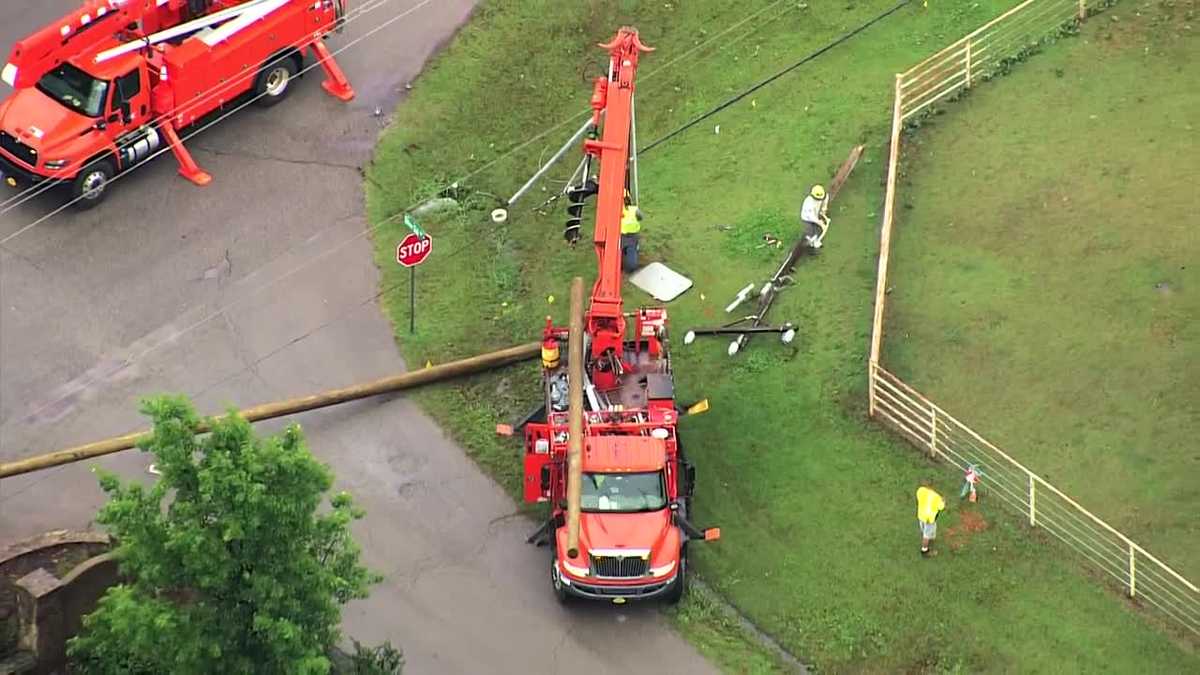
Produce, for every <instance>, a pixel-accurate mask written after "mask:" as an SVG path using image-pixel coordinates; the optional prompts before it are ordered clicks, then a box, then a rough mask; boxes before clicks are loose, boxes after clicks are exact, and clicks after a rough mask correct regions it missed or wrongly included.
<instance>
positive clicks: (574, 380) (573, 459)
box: [567, 277, 583, 558]
mask: <svg viewBox="0 0 1200 675" xmlns="http://www.w3.org/2000/svg"><path fill="white" fill-rule="evenodd" d="M567 433H568V434H569V435H568V436H567V557H568V558H576V557H578V556H579V500H580V493H581V492H582V489H583V279H582V278H581V277H575V278H574V279H572V280H571V321H570V323H569V324H568V332H567Z"/></svg>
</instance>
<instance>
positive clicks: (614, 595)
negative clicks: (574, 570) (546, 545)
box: [555, 569, 679, 603]
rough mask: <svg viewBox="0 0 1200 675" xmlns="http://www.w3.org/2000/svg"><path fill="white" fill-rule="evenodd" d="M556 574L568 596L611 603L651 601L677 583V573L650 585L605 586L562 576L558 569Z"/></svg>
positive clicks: (592, 581)
mask: <svg viewBox="0 0 1200 675" xmlns="http://www.w3.org/2000/svg"><path fill="white" fill-rule="evenodd" d="M555 573H557V574H558V575H559V578H560V579H561V581H562V585H563V589H564V590H566V592H567V594H568V595H573V596H575V597H577V598H586V599H588V600H608V601H609V602H618V603H619V602H625V601H626V600H650V599H652V598H656V597H658V596H660V595H662V594H664V593H666V592H667V590H668V589H669V588H670V587H671V584H672V583H674V582H675V577H676V576H677V575H678V574H679V573H678V572H676V573H675V574H672V575H671V576H669V577H665V578H662V579H655V580H654V581H652V582H650V583H648V584H632V585H630V584H620V585H618V584H605V583H597V582H596V581H594V580H589V581H581V580H579V579H573V578H571V577H570V576H568V575H566V574H562V573H561V572H560V571H558V570H557V569H556V570H555Z"/></svg>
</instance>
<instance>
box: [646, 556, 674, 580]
mask: <svg viewBox="0 0 1200 675" xmlns="http://www.w3.org/2000/svg"><path fill="white" fill-rule="evenodd" d="M674 571H675V561H674V560H672V561H671V562H669V563H667V564H666V565H663V566H662V567H651V568H650V576H652V577H654V578H655V579H657V578H659V577H665V576H667V575H668V574H670V573H671V572H674Z"/></svg>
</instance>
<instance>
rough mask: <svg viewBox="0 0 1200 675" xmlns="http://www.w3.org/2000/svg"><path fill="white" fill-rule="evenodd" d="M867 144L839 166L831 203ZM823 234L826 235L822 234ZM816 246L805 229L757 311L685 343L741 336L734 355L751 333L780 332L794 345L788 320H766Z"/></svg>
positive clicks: (691, 335) (740, 297)
mask: <svg viewBox="0 0 1200 675" xmlns="http://www.w3.org/2000/svg"><path fill="white" fill-rule="evenodd" d="M863 148H864V146H862V145H856V146H854V147H853V148H852V149H851V150H850V155H849V156H848V157H846V161H844V162H842V165H841V166H840V167H839V168H838V170H837V173H836V174H834V177H833V180H832V181H831V182H830V183H829V189H828V190H827V191H826V194H827V195H828V197H827V199H828V200H829V203H832V202H833V198H834V197H836V196H837V194H838V192H840V191H841V190H842V186H843V185H845V184H846V181H847V180H848V179H849V178H850V173H851V172H852V171H854V167H856V166H858V160H859V158H861V157H862V153H863ZM821 236H825V235H824V234H822V235H821ZM811 250H812V249H811V248H810V247H809V245H808V243H807V242H806V241H805V237H804V236H803V232H801V237H800V239H799V240H798V241H797V242H796V244H795V246H793V247H792V249H791V251H789V252H788V255H787V257H786V258H784V260H783V264H782V265H780V266H779V269H777V270H775V274H774V275H772V276H771V278H770V279H769V280H767V282H766V283H764V284H763V285H762V290H760V291H759V293H758V307H757V309H756V310H755V312H754V314H751V315H749V316H747V317H744V318H742V319H738V320H737V321H733V322H731V323H727V324H725V325H723V326H718V327H715V328H695V329H692V330H690V331H688V332H687V335H685V336H684V338H683V343H684V344H686V345H690V344H692V342H694V341H695V340H696V337H697V336H701V335H734V334H736V335H737V337H736V338H734V339H733V341H732V342H730V343H729V349H728V354H729V355H730V356H733V355H734V354H737V353H738V352H739V351H741V350H742V348H744V347H745V346H746V343H747V342H748V341H749V340H750V336H751V335H753V334H755V333H779V334H780V338H781V340H782V341H783V343H784V344H790V343H791V342H792V340H793V339H795V337H796V328H795V326H793V325H792V323H791V322H788V323H784V324H782V325H778V326H771V325H766V324H765V323H764V322H765V321H766V319H767V312H768V311H770V309H771V305H772V304H773V303H774V302H775V298H776V297H777V296H778V295H779V292H780V291H781V290H783V287H784V286H785V285H787V284H788V283H789V282H791V281H792V270H793V269H794V268H795V266H796V263H797V262H798V261H799V260H800V257H801V256H803V255H805V254H806V253H807V252H809V251H811ZM753 288H754V283H750V284H748V285H747V286H746V287H745V288H743V289H742V290H741V291H740V292H739V293H738V294H737V297H736V298H734V299H733V302H731V303H729V306H727V307H726V308H725V311H726V313H728V312H732V311H733V310H734V309H735V308H737V306H738V305H740V304H742V302H744V301H745V300H746V299H747V297H748V296H749V293H750V290H751V289H753ZM738 326H744V328H745V330H739V329H738Z"/></svg>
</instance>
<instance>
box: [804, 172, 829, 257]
mask: <svg viewBox="0 0 1200 675" xmlns="http://www.w3.org/2000/svg"><path fill="white" fill-rule="evenodd" d="M828 209H829V195H827V194H826V193H825V188H824V187H823V186H820V185H814V186H813V187H812V190H810V191H809V193H808V196H807V197H805V198H804V204H802V205H801V206H800V222H802V223H804V241H805V243H807V244H808V245H809V246H811V247H812V248H821V240H822V239H824V238H825V233H826V232H827V231H828V230H829V215H828V214H827V213H826V211H827V210H828Z"/></svg>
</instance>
